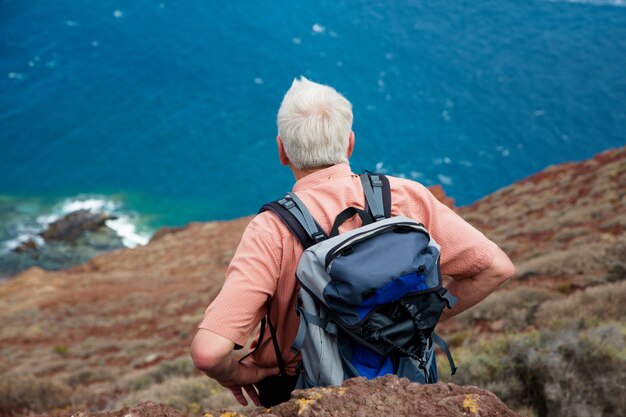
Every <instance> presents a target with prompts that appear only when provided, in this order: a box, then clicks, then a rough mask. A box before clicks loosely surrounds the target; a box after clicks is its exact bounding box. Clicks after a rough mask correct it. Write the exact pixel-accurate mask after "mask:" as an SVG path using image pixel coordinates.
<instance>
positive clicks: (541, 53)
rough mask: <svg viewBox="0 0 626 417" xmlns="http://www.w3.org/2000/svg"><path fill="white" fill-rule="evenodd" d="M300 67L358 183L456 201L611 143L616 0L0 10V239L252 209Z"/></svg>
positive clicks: (618, 107) (618, 85)
mask: <svg viewBox="0 0 626 417" xmlns="http://www.w3.org/2000/svg"><path fill="white" fill-rule="evenodd" d="M299 75H304V76H306V77H308V78H310V79H312V80H314V81H318V82H321V83H325V84H329V85H332V86H334V87H335V88H336V89H337V90H338V91H340V92H341V93H343V94H344V95H345V96H346V97H347V98H348V99H349V100H350V101H351V102H352V103H353V106H354V115H355V121H354V131H355V133H356V139H357V142H356V150H355V153H354V156H353V158H352V160H351V163H352V166H353V170H354V171H356V172H360V171H362V170H365V169H369V170H378V171H382V172H386V173H389V174H393V175H399V176H405V177H407V178H412V179H415V180H417V181H420V182H422V183H424V184H427V185H429V184H442V185H443V187H444V189H445V191H446V193H447V194H448V195H450V196H452V197H453V198H454V199H455V200H456V203H457V205H465V204H469V203H472V202H474V201H476V200H477V199H479V198H481V197H483V196H485V195H487V194H489V193H491V192H493V191H495V190H497V189H499V188H501V187H504V186H506V185H509V184H511V183H512V182H514V181H516V180H519V179H522V178H524V177H526V176H528V175H530V174H533V173H535V172H537V171H539V170H541V169H543V168H545V167H546V166H548V165H551V164H556V163H560V162H564V161H572V160H582V159H586V158H589V157H591V156H593V155H594V154H596V153H598V152H600V151H603V150H605V149H608V148H613V147H618V146H623V145H625V144H626V1H623V0H614V1H609V0H606V1H601V0H597V1H592V0H587V1H585V0H572V1H543V0H525V1H519V0H516V1H506V0H499V1H473V0H472V1H470V0H457V1H418V0H411V1H408V0H398V1H376V0H370V1H364V0H360V1H359V0H332V1H304V0H292V1H288V2H286V1H285V2H281V1H274V2H260V1H258V0H255V1H250V0H241V1H232V2H216V1H204V0H202V1H201V0H195V1H193V0H188V1H167V0H163V1H158V0H157V1H149V0H133V1H130V0H128V1H123V0H100V1H87V0H71V1H70V0H67V1H63V0H45V1H44V0H28V1H23V0H0V91H1V94H0V168H1V175H0V196H1V197H0V213H4V214H5V215H6V216H5V217H4V219H5V220H4V222H5V224H4V225H2V227H0V241H4V242H9V241H10V242H13V243H15V239H17V238H19V237H20V236H22V235H28V234H29V233H31V234H32V233H35V232H36V231H37V228H38V227H43V225H44V224H45V223H46V222H47V221H49V220H50V219H51V218H58V216H60V215H62V214H63V213H66V212H68V210H70V208H76V207H96V208H98V207H114V209H115V210H116V211H118V212H119V213H125V214H124V215H122V217H123V219H125V221H126V223H125V224H124V225H122V226H120V230H121V229H124V228H126V231H127V232H128V233H127V234H128V235H129V236H131V235H133V234H135V235H138V236H142V237H143V238H145V237H146V236H147V235H149V233H150V232H151V231H152V230H154V229H155V228H156V227H159V226H162V225H180V224H185V223H187V222H189V221H207V220H223V219H232V218H236V217H240V216H244V215H248V214H252V213H254V212H256V210H257V209H258V208H259V207H260V206H261V204H262V203H264V202H266V201H268V200H271V199H275V198H278V197H280V196H282V195H283V193H284V192H286V191H288V190H290V189H291V186H292V184H293V178H292V176H291V174H290V172H289V170H288V169H287V168H285V167H282V166H281V165H280V164H279V163H278V160H277V156H276V155H277V153H276V148H275V136H276V121H275V119H276V111H277V109H278V106H279V104H280V102H281V99H282V96H283V94H284V92H285V91H286V90H287V89H288V88H289V86H290V84H291V82H292V80H293V79H294V78H295V77H297V76H299ZM68 207H69V208H68ZM7 213H9V214H10V216H9V214H7ZM50 216H52V217H50ZM55 216H56V217H55ZM124 216H125V217H124ZM7 219H11V220H10V221H9V220H7ZM128 228H130V230H128ZM22 237H23V236H22ZM136 240H137V239H136ZM141 241H142V240H141V239H139V240H137V242H139V243H140V242H141Z"/></svg>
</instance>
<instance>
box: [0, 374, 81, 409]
mask: <svg viewBox="0 0 626 417" xmlns="http://www.w3.org/2000/svg"><path fill="white" fill-rule="evenodd" d="M71 396H72V389H71V388H70V387H69V386H67V385H66V384H64V383H62V382H59V381H56V380H54V379H50V378H36V377H34V376H18V377H7V378H5V379H4V381H2V382H0V415H11V414H13V413H24V412H28V411H34V412H37V413H42V412H44V411H48V412H49V411H52V410H55V409H61V408H63V407H66V406H69V405H70V404H71Z"/></svg>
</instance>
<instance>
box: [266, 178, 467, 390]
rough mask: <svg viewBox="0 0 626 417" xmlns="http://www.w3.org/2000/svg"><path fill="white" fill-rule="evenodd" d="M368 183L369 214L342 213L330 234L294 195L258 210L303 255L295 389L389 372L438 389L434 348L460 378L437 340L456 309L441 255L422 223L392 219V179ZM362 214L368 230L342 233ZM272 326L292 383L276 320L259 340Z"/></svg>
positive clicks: (365, 185) (295, 344) (299, 276)
mask: <svg viewBox="0 0 626 417" xmlns="http://www.w3.org/2000/svg"><path fill="white" fill-rule="evenodd" d="M360 178H361V183H362V185H363V190H364V195H365V201H366V209H365V210H360V209H358V208H355V207H349V208H347V209H345V210H344V211H342V212H341V213H339V215H338V216H337V218H336V220H335V223H334V224H333V227H332V230H331V232H330V234H326V233H325V231H324V230H323V229H322V228H321V227H320V226H319V224H318V223H317V222H316V221H315V219H313V217H312V216H311V214H310V213H309V211H308V209H307V208H306V206H305V205H304V204H303V203H302V201H301V200H300V199H299V198H298V196H297V195H296V194H294V193H288V194H287V196H286V197H285V198H282V199H280V200H277V201H274V202H271V203H268V204H265V205H264V206H263V207H262V208H261V210H260V211H261V212H263V211H272V212H273V213H275V214H276V215H277V216H278V217H279V218H280V219H281V220H282V221H283V222H284V223H285V224H286V225H287V227H288V228H289V230H290V231H291V232H292V233H293V235H295V237H296V238H297V239H298V240H299V241H300V243H301V244H302V245H303V247H304V248H305V251H304V253H303V254H302V257H301V258H300V261H299V263H298V267H297V272H296V279H297V280H298V283H299V284H300V292H299V299H298V303H297V307H296V313H297V314H298V315H299V316H300V326H299V329H298V333H297V336H296V338H295V340H294V342H293V344H292V346H291V350H292V351H293V352H294V353H298V352H300V353H301V354H302V361H301V363H300V365H299V378H298V382H297V385H296V388H297V389H304V388H310V387H315V386H327V385H341V384H342V382H343V381H344V380H346V379H348V378H352V377H357V376H363V377H366V378H368V379H372V378H375V377H378V376H382V375H385V374H390V373H393V374H396V375H398V376H400V377H406V378H408V379H409V380H411V381H415V382H420V383H435V382H437V365H436V360H435V354H434V346H435V344H437V345H439V346H440V347H441V348H442V349H443V350H444V352H445V353H446V356H447V358H448V361H449V362H450V369H451V370H452V374H454V373H455V371H456V366H455V365H454V361H453V359H452V356H451V355H450V352H449V350H448V348H447V346H446V344H445V342H444V341H443V339H441V337H439V336H438V335H437V334H435V333H434V328H435V325H436V324H437V322H438V320H439V317H440V316H441V313H442V311H443V309H444V308H445V307H448V308H452V306H453V305H454V304H455V303H456V298H455V297H454V296H453V295H452V294H451V293H450V292H448V291H447V290H446V289H445V288H444V287H443V286H442V279H441V272H440V268H439V258H440V247H439V245H438V244H437V242H435V240H434V239H433V238H432V237H431V236H430V234H429V233H428V231H427V230H426V229H425V228H424V226H423V225H422V224H421V223H418V222H416V221H415V220H412V219H409V218H407V217H404V216H395V217H392V216H391V192H390V189H389V180H388V179H387V178H386V177H385V176H384V175H381V174H372V173H367V174H362V175H361V176H360ZM354 215H358V216H359V217H360V219H361V222H362V223H363V225H362V226H361V227H359V228H357V229H354V230H351V231H348V232H345V233H341V234H339V227H340V226H341V224H343V223H344V222H345V221H346V220H348V219H349V218H351V217H353V216H354ZM265 320H267V322H268V325H269V326H268V327H269V329H270V333H271V336H272V343H273V346H274V350H275V352H276V356H277V359H278V363H279V368H280V370H281V374H282V375H285V376H286V373H285V365H284V360H283V358H282V355H281V353H280V346H279V345H278V341H277V339H276V336H275V330H274V327H273V325H272V323H271V321H269V312H268V315H267V316H266V318H265V319H264V320H263V322H262V324H261V326H262V327H261V333H263V329H264V327H265ZM262 336H263V335H262V334H261V335H260V337H261V338H262ZM260 341H261V340H260V339H259V342H260ZM259 344H260V343H259Z"/></svg>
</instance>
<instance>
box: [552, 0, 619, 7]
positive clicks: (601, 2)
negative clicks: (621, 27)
mask: <svg viewBox="0 0 626 417" xmlns="http://www.w3.org/2000/svg"><path fill="white" fill-rule="evenodd" d="M549 1H550V3H575V4H587V5H590V6H611V7H626V0H549Z"/></svg>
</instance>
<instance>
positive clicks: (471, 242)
mask: <svg viewBox="0 0 626 417" xmlns="http://www.w3.org/2000/svg"><path fill="white" fill-rule="evenodd" d="M411 185H412V187H411V188H412V189H413V193H412V194H413V195H412V198H410V200H413V201H409V199H405V201H404V206H405V208H406V209H408V210H409V211H412V212H414V213H415V212H417V213H416V214H417V217H413V218H416V219H417V220H419V221H421V222H422V223H424V226H425V227H426V229H427V230H428V231H429V233H430V234H431V235H432V237H433V238H434V239H435V240H436V241H437V243H438V244H439V246H440V247H441V273H442V274H444V275H449V276H451V277H453V278H457V279H458V278H465V277H470V276H474V275H476V274H478V273H479V272H481V271H483V270H485V269H486V268H488V267H489V265H491V263H492V262H493V259H494V257H495V255H496V251H497V248H498V247H497V245H496V244H495V243H494V242H492V241H491V240H489V239H488V238H487V237H486V236H485V235H484V234H483V233H481V232H480V231H479V230H478V229H476V228H475V227H474V226H472V225H471V224H469V223H468V222H467V221H465V220H464V219H463V218H462V217H461V216H459V215H458V214H457V213H455V212H454V210H452V209H450V208H449V207H448V206H446V205H445V204H443V203H441V202H440V201H439V200H437V198H436V197H435V196H434V195H433V194H432V193H431V192H430V191H429V190H428V189H427V188H426V187H424V186H423V185H422V184H419V183H413V182H411Z"/></svg>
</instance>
